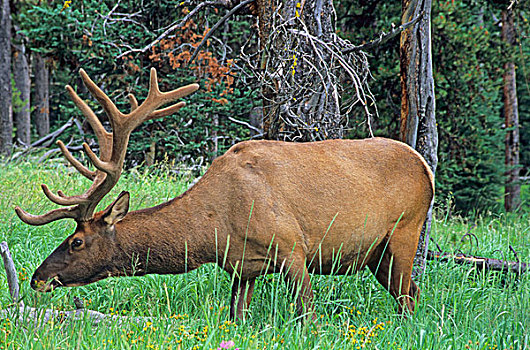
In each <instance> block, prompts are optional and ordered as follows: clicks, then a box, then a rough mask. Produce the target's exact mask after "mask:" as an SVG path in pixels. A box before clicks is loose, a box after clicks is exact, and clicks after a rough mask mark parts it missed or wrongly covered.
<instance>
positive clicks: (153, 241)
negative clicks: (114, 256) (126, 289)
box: [116, 188, 226, 275]
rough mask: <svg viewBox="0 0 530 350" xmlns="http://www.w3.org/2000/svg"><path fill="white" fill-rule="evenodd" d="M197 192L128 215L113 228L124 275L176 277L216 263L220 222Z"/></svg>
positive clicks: (189, 191) (188, 192)
mask: <svg viewBox="0 0 530 350" xmlns="http://www.w3.org/2000/svg"><path fill="white" fill-rule="evenodd" d="M197 192H198V191H194V190H193V188H192V189H190V190H188V191H187V192H186V193H184V194H183V195H181V196H179V197H177V198H175V199H173V200H170V201H168V202H166V203H162V204H160V205H157V206H155V207H152V208H147V209H141V210H137V211H132V212H129V213H128V214H127V215H126V216H125V218H124V219H123V220H122V221H121V222H119V223H117V224H116V243H117V245H118V247H119V249H120V250H121V251H122V254H121V256H122V257H121V258H120V259H119V260H124V261H122V262H121V263H122V264H125V266H124V267H123V268H125V270H126V271H130V270H132V272H133V273H135V274H137V275H144V274H149V273H156V274H177V273H185V272H188V271H191V270H193V269H196V268H198V267H199V266H201V265H202V264H205V263H210V262H216V261H217V257H216V239H218V240H219V239H221V238H220V237H216V235H217V232H218V231H220V230H218V229H219V225H220V224H221V220H219V215H218V213H217V212H216V211H215V210H213V209H212V208H211V207H210V206H209V205H208V203H207V201H205V200H204V198H203V197H202V196H201V195H200V194H197ZM222 232H226V231H225V230H222ZM127 260H128V261H127ZM127 264H128V265H127ZM130 266H132V268H129V267H130Z"/></svg>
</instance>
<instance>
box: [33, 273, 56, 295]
mask: <svg viewBox="0 0 530 350" xmlns="http://www.w3.org/2000/svg"><path fill="white" fill-rule="evenodd" d="M62 286H64V284H63V283H62V282H61V280H60V278H59V276H55V277H53V278H50V279H49V280H48V281H46V282H45V281H42V280H37V279H33V280H32V281H31V288H33V289H35V290H36V291H37V292H41V293H47V292H52V291H53V290H54V289H55V288H59V287H62Z"/></svg>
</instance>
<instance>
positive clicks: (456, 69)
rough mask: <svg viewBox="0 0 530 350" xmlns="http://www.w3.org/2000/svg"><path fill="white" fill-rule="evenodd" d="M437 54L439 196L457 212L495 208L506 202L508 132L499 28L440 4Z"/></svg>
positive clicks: (473, 11) (474, 10) (476, 13)
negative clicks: (504, 117)
mask: <svg viewBox="0 0 530 350" xmlns="http://www.w3.org/2000/svg"><path fill="white" fill-rule="evenodd" d="M436 4H437V6H436V8H435V9H436V10H437V11H436V13H435V14H434V15H433V39H434V43H433V47H434V50H433V55H434V56H435V63H434V64H435V83H436V93H437V97H438V98H437V101H436V103H437V115H436V117H437V121H438V130H439V142H440V152H439V164H440V166H439V170H438V172H437V185H438V188H437V196H438V199H439V201H441V203H444V202H446V201H447V199H448V198H449V197H450V196H454V201H455V202H454V204H455V209H456V210H459V211H470V210H485V209H496V205H497V204H498V203H499V202H501V200H502V197H501V195H502V183H503V173H504V158H503V156H504V134H505V130H504V129H503V127H502V124H503V120H502V119H501V111H502V55H501V46H502V45H501V42H500V38H499V32H498V29H496V28H495V27H494V26H493V24H491V25H486V26H483V25H481V24H480V23H486V22H485V21H484V18H482V17H480V16H482V15H483V14H482V13H481V11H484V9H481V8H478V7H475V6H470V4H469V3H466V2H463V1H458V2H449V1H447V2H437V3H436Z"/></svg>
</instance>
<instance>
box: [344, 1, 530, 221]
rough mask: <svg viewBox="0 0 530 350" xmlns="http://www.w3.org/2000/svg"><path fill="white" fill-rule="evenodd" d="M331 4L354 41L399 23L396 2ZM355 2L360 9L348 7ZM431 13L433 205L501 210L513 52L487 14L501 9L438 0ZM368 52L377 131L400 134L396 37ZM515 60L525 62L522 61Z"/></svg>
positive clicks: (529, 117)
mask: <svg viewBox="0 0 530 350" xmlns="http://www.w3.org/2000/svg"><path fill="white" fill-rule="evenodd" d="M336 7H337V11H338V17H339V21H338V23H339V24H338V26H339V28H341V30H342V31H341V33H343V34H344V35H347V36H348V37H350V38H351V40H352V41H354V42H362V41H363V40H369V39H370V38H374V37H375V36H376V34H375V33H380V32H381V31H386V32H388V31H389V29H390V23H396V24H399V23H400V16H401V11H400V9H401V3H400V2H398V1H392V2H388V1H378V0H367V1H358V2H356V1H344V0H342V1H338V2H337V6H336ZM352 7H356V8H357V12H359V13H357V12H355V11H352ZM432 11H433V12H432V17H431V18H432V40H433V42H432V53H433V69H434V79H435V93H436V97H437V99H436V118H437V122H438V133H439V152H438V156H439V163H438V169H437V173H436V202H437V205H439V206H444V205H445V204H446V203H448V202H451V203H453V204H454V210H456V211H459V212H463V213H469V212H476V211H485V210H500V209H501V208H500V207H501V206H500V205H499V204H500V203H502V192H503V187H502V186H503V181H504V179H503V174H504V159H503V157H504V134H505V130H504V129H503V122H504V121H503V119H502V116H501V113H502V106H503V105H502V72H503V68H502V66H503V63H504V62H505V61H506V60H507V59H508V58H509V57H514V56H508V55H506V53H505V50H504V45H503V44H502V42H501V39H500V28H499V27H498V26H497V24H496V23H494V21H493V20H492V16H491V15H492V14H495V16H497V18H499V17H500V11H499V10H498V9H497V8H495V7H493V6H491V4H488V3H485V2H476V1H472V0H464V1H447V0H438V1H436V0H435V1H433V8H432ZM518 11H519V12H518V13H521V14H524V13H525V12H524V11H523V10H518ZM521 18H522V17H521ZM525 23H527V22H524V19H521V20H520V21H519V22H518V24H519V27H520V28H523V27H524V26H526V27H525V28H528V25H527V24H525ZM526 30H528V29H526ZM523 34H524V32H522V33H521V35H523ZM523 47H524V45H523ZM525 50H527V49H525ZM525 52H526V51H525ZM371 54H372V55H371V59H370V65H371V68H372V74H373V77H374V82H373V83H372V91H373V93H374V95H375V96H376V98H377V104H378V109H379V118H378V119H376V120H375V121H374V123H373V124H374V133H375V134H376V135H381V136H389V137H392V138H397V137H398V132H399V117H400V103H401V101H400V96H401V87H400V78H399V36H398V37H396V38H394V39H392V40H390V41H389V42H388V43H386V44H385V45H383V46H381V47H379V48H376V49H375V50H373V51H372V52H371ZM523 56H524V55H523ZM515 57H516V58H517V55H515ZM525 57H528V55H526V56H525ZM520 64H521V67H524V63H522V62H521V63H520ZM526 65H527V66H528V63H527V64H526ZM527 70H528V69H527ZM521 71H522V69H519V70H518V72H519V73H521ZM519 81H520V82H523V84H522V85H521V84H520V86H519V92H520V96H521V95H523V96H524V95H525V94H524V93H522V94H521V91H524V90H521V89H524V86H523V85H524V80H523V79H522V74H520V76H519ZM526 95H527V94H526ZM525 98H526V97H523V100H524V99H525ZM520 101H521V100H520ZM527 105H528V104H527ZM520 118H521V125H523V126H524V125H526V124H527V123H528V122H527V120H530V114H529V113H528V111H527V108H526V107H525V106H524V103H523V104H521V103H520ZM527 129H528V128H527ZM527 129H524V127H523V128H521V139H522V145H523V146H522V147H523V148H522V156H521V158H522V159H523V162H525V164H528V160H527V159H528V157H529V154H530V153H528V152H529V151H530V148H528V147H529V146H528V141H526V140H527V139H528V138H527V136H528V135H527V133H528V131H527Z"/></svg>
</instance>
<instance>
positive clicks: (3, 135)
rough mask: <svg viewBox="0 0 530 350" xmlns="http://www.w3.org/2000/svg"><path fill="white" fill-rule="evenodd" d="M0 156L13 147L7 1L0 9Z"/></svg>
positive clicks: (6, 0)
mask: <svg viewBox="0 0 530 350" xmlns="http://www.w3.org/2000/svg"><path fill="white" fill-rule="evenodd" d="M0 11H1V13H0V155H10V154H11V148H12V146H13V109H12V108H13V107H12V95H11V17H10V16H11V13H10V8H9V1H8V0H2V8H1V9H0Z"/></svg>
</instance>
